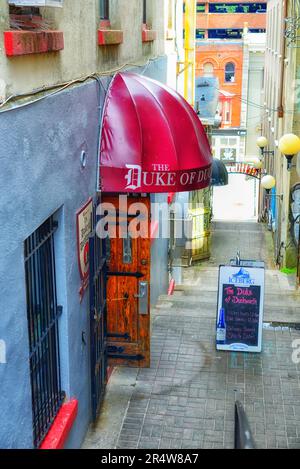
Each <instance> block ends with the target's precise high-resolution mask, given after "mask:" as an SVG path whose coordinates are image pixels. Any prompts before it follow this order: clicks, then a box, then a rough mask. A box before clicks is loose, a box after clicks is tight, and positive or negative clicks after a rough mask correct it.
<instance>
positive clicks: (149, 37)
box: [142, 23, 157, 42]
mask: <svg viewBox="0 0 300 469" xmlns="http://www.w3.org/2000/svg"><path fill="white" fill-rule="evenodd" d="M156 37H157V32H156V31H154V30H153V29H149V27H148V25H147V24H145V23H143V25H142V42H153V41H155V40H156Z"/></svg>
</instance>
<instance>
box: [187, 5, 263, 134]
mask: <svg viewBox="0 0 300 469" xmlns="http://www.w3.org/2000/svg"><path fill="white" fill-rule="evenodd" d="M266 9H267V2H266V1H260V2H257V1H253V0H252V1H251V0H248V1H236V0H226V1H224V0H223V1H222V0H202V1H201V2H197V30H196V38H197V48H196V76H197V77H203V76H206V77H217V78H218V81H219V85H218V86H219V102H220V104H219V109H220V112H221V113H222V128H224V129H226V128H239V127H240V125H241V108H242V105H241V104H242V96H243V89H242V86H243V62H244V57H243V31H244V28H245V27H246V28H248V30H249V32H250V33H262V32H265V28H266Z"/></svg>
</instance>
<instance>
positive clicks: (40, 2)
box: [8, 0, 64, 8]
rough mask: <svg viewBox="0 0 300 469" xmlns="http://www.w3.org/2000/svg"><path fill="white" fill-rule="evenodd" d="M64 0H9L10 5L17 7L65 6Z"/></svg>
mask: <svg viewBox="0 0 300 469" xmlns="http://www.w3.org/2000/svg"><path fill="white" fill-rule="evenodd" d="M63 3H64V0H8V4H9V5H15V6H16V7H59V8H62V7H63Z"/></svg>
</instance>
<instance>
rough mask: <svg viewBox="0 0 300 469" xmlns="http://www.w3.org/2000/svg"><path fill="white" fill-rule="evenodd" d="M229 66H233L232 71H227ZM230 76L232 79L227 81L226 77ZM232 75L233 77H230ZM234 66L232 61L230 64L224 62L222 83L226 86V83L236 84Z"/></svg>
mask: <svg viewBox="0 0 300 469" xmlns="http://www.w3.org/2000/svg"><path fill="white" fill-rule="evenodd" d="M229 65H232V66H233V70H227V67H228V66H229ZM229 74H231V78H232V77H233V80H232V79H231V78H230V79H229V80H227V76H228V75H229ZM232 74H233V75H232ZM235 75H236V65H235V63H234V62H233V61H230V62H226V64H225V68H224V83H226V84H228V83H236V76H235Z"/></svg>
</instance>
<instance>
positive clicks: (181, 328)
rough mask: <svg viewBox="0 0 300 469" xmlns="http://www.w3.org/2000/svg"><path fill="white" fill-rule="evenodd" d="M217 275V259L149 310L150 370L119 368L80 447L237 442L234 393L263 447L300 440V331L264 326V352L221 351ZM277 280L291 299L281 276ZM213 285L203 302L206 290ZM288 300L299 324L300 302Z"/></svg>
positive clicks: (191, 273) (223, 445)
mask: <svg viewBox="0 0 300 469" xmlns="http://www.w3.org/2000/svg"><path fill="white" fill-rule="evenodd" d="M256 227H257V225H253V228H254V229H255V230H256V231H258V230H257V229H256ZM221 228H222V227H220V230H221ZM250 228H251V226H250ZM240 231H242V235H241V236H242V237H243V241H241V239H240V242H241V243H242V242H243V243H244V246H245V245H246V244H245V243H248V245H250V247H251V242H250V240H249V238H251V236H253V235H251V229H249V228H248V229H247V231H249V233H248V234H247V235H246V237H247V239H246V241H245V230H243V229H242V230H240ZM219 234H220V233H219ZM259 236H260V239H261V243H263V242H264V239H263V237H261V235H259ZM223 244H224V243H223ZM225 248H226V250H227V253H228V252H229V251H228V246H227V247H226V243H225ZM263 248H264V246H263V244H262V245H261V244H260V246H259V249H261V250H263ZM215 252H217V253H218V255H217V256H216V257H215V259H216V260H215V263H216V265H217V264H218V262H219V261H220V257H221V256H225V254H224V252H223V251H222V248H221V247H220V246H218V250H217V251H215ZM264 252H265V251H264ZM247 253H248V254H251V253H249V251H248V250H247V251H246V254H247ZM253 257H254V256H253ZM215 269H216V268H215ZM216 273H217V271H214V267H212V263H210V267H207V268H205V266H204V267H203V264H202V266H201V268H197V267H196V268H194V270H193V268H191V269H188V270H187V275H186V282H187V285H183V286H182V288H181V289H179V290H178V291H176V292H175V295H174V296H173V297H172V298H170V297H169V298H168V297H162V298H161V300H160V302H159V303H158V305H157V307H156V308H155V309H154V311H153V312H152V338H151V340H152V342H151V349H152V359H151V368H150V369H140V370H137V369H136V370H130V369H128V368H127V369H126V368H124V369H121V368H118V369H116V370H115V372H114V374H113V376H112V378H111V382H110V384H109V386H108V390H107V393H106V397H105V401H104V406H103V412H102V415H101V416H100V419H99V423H98V425H97V426H96V427H95V428H94V429H91V430H90V432H89V434H88V435H87V439H86V441H85V443H84V446H83V447H85V448H112V447H117V448H122V449H125V448H126V449H127V448H151V449H155V448H161V449H169V448H172V449H179V448H182V449H184V448H187V449H189V448H191V449H193V448H196V449H201V448H233V445H234V401H235V395H237V396H238V397H239V399H240V400H241V402H242V403H243V404H244V407H245V410H246V412H247V415H248V419H249V423H250V426H251V428H252V431H253V434H254V438H255V441H256V445H257V447H258V448H300V368H299V366H300V365H296V364H294V363H293V361H292V352H293V349H292V342H293V340H294V339H300V330H297V329H295V328H291V327H289V325H288V324H287V325H279V324H276V323H274V324H271V325H266V326H265V328H264V331H263V343H264V348H263V352H262V353H261V354H246V353H245V354H243V353H228V352H217V351H216V350H215V309H216V290H215V287H216V285H215V281H216ZM280 282H281V283H280ZM191 283H194V286H193V287H192V288H194V290H193V292H192V293H191V292H190V291H189V289H190V288H191ZM212 284H213V286H212ZM272 284H273V282H271V285H270V289H269V292H270V298H271V293H272ZM278 285H279V286H281V290H280V293H281V295H283V298H282V300H283V301H284V294H285V293H284V292H285V290H284V286H285V283H284V281H283V280H281V278H279V279H278ZM286 285H287V288H288V285H289V283H288V282H287V283H286ZM185 286H186V287H187V290H185ZM209 286H212V288H211V289H210V290H209V292H208V294H207V296H206V299H205V302H204V303H203V301H202V300H203V298H202V296H203V294H202V292H203V288H204V287H205V288H207V287H209ZM198 287H199V288H198ZM197 288H198V294H197ZM276 288H277V287H276ZM287 291H288V293H290V290H287ZM289 301H292V300H289ZM290 307H291V308H292V309H293V311H294V313H295V314H294V316H293V317H297V318H298V316H299V321H298V322H300V314H299V315H298V312H299V310H298V309H297V308H296V307H295V305H294V306H292V303H291V306H290ZM295 311H296V312H295ZM271 312H272V311H271V310H270V314H271ZM118 403H119V404H118ZM113 413H115V414H113ZM113 415H115V417H114V418H112V416H113ZM111 419H112V420H113V424H112V423H111V422H110V420H111Z"/></svg>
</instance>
